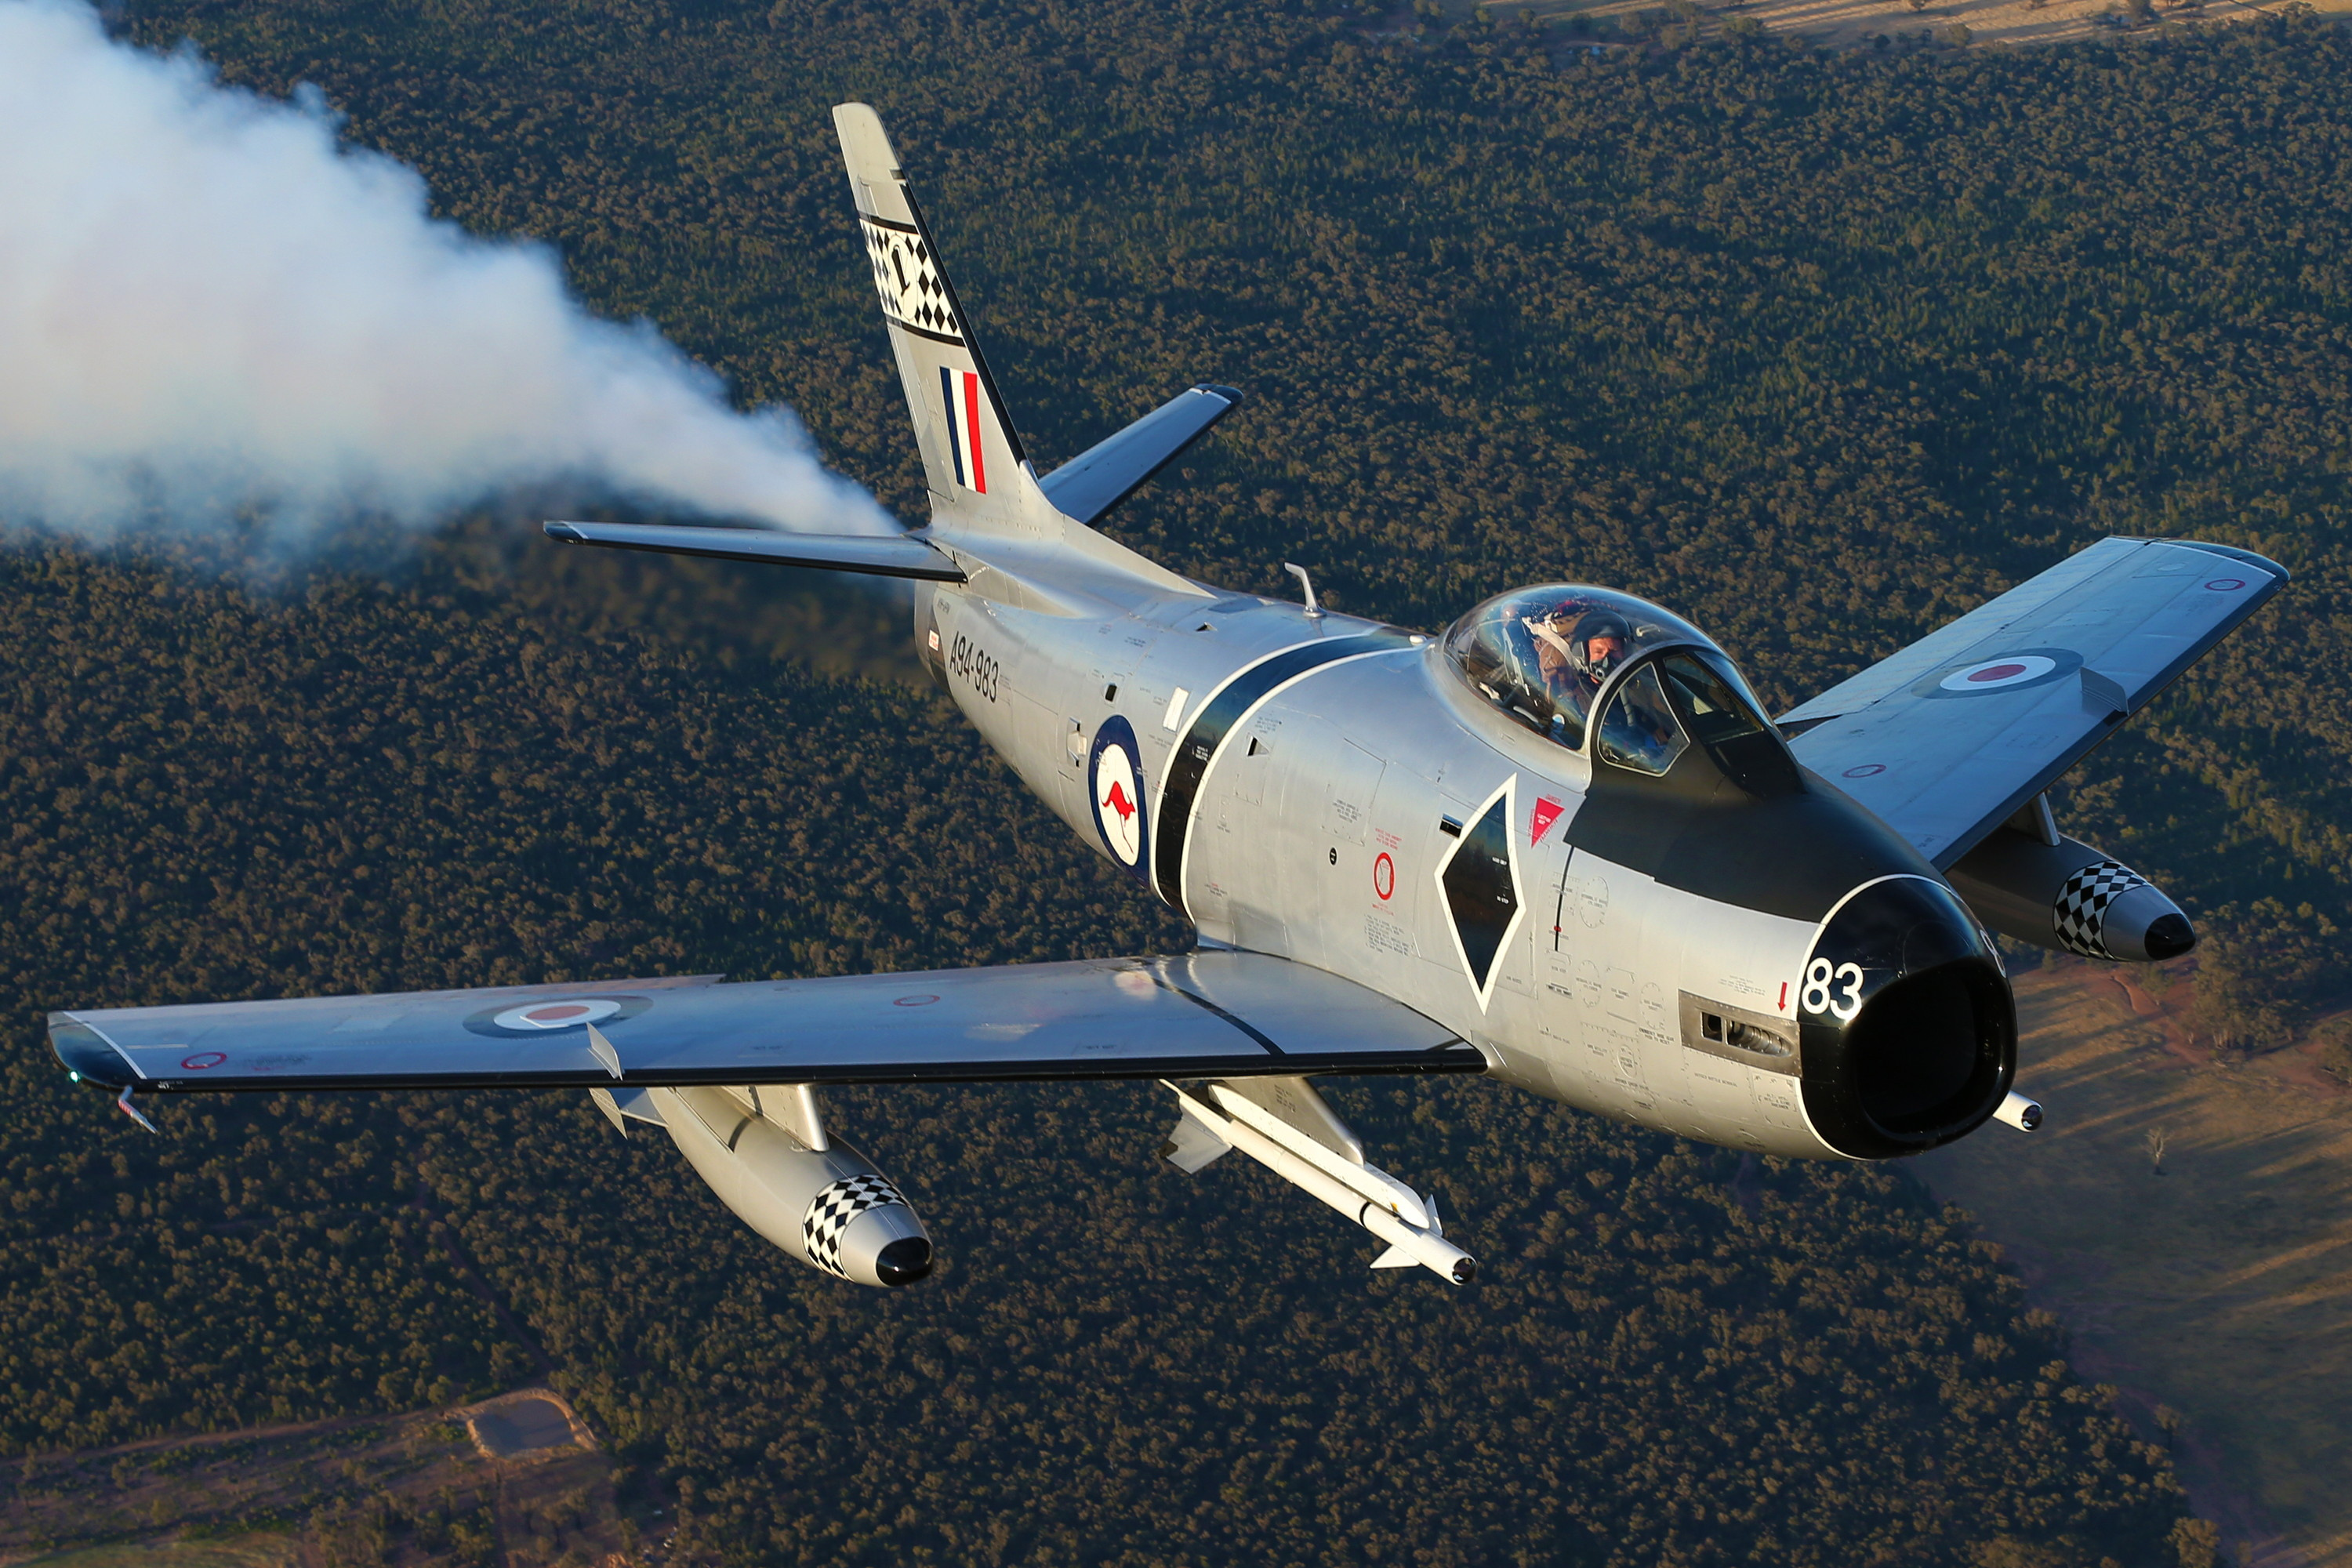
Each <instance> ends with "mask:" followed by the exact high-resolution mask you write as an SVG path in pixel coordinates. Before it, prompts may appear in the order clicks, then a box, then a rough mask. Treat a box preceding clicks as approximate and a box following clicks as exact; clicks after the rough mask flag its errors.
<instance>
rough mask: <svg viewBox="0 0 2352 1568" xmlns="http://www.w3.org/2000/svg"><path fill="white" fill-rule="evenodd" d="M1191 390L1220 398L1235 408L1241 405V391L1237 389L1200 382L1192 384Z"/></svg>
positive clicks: (1214, 383) (1211, 382)
mask: <svg viewBox="0 0 2352 1568" xmlns="http://www.w3.org/2000/svg"><path fill="white" fill-rule="evenodd" d="M1192 390H1193V391H1195V392H1205V393H1208V394H1209V395H1211V396H1213V397H1222V398H1223V399H1224V400H1225V401H1226V402H1227V403H1229V404H1231V405H1234V407H1236V408H1238V407H1240V406H1241V405H1242V401H1243V400H1242V395H1241V389H1240V388H1238V387H1233V386H1225V385H1223V384H1219V383H1217V382H1213V381H1202V382H1196V383H1194V384H1193V386H1192Z"/></svg>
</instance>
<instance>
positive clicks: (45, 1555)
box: [0, 1394, 669, 1568]
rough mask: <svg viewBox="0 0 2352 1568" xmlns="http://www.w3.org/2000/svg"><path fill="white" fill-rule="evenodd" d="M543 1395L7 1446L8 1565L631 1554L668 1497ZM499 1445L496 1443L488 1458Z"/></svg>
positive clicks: (659, 1533)
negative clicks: (448, 1408) (30, 1453)
mask: <svg viewBox="0 0 2352 1568" xmlns="http://www.w3.org/2000/svg"><path fill="white" fill-rule="evenodd" d="M584 1430H585V1429H584V1428H583V1427H581V1426H579V1425H578V1423H577V1420H576V1418H574V1417H572V1415H571V1413H570V1411H569V1410H568V1409H567V1408H565V1407H563V1406H562V1405H561V1404H560V1403H559V1402H557V1401H555V1400H554V1399H552V1398H551V1396H546V1395H544V1394H541V1395H539V1396H537V1397H531V1396H518V1395H509V1396H504V1397H502V1398H500V1399H498V1400H493V1401H487V1402H485V1403H484V1404H483V1405H476V1406H470V1407H468V1409H467V1410H464V1411H459V1412H456V1413H454V1414H450V1413H444V1412H424V1413H419V1414H415V1415H403V1416H387V1417H383V1418H381V1419H376V1420H349V1421H322V1422H311V1423H307V1424H304V1425H300V1426H281V1427H269V1428H264V1429H261V1430H257V1431H247V1432H226V1433H220V1434H216V1435H213V1436H203V1437H194V1438H182V1439H166V1440H162V1441H156V1442H147V1443H134V1444H130V1445H126V1446H124V1447H115V1448H107V1449H100V1450H96V1451H92V1452H87V1453H74V1454H54V1455H47V1456H38V1457H35V1458H30V1459H25V1460H19V1461H12V1462H11V1463H10V1464H9V1465H8V1466H7V1467H6V1468H5V1470H0V1565H5V1568H335V1565H337V1564H342V1563H383V1564H387V1565H393V1564H414V1563H458V1564H488V1563H499V1564H501V1565H502V1568H541V1565H545V1564H556V1563H562V1564H566V1565H567V1568H584V1565H585V1564H589V1563H611V1562H614V1561H626V1560H637V1559H639V1557H640V1554H641V1553H643V1552H645V1549H646V1547H647V1546H649V1545H653V1546H657V1544H658V1542H659V1540H660V1539H661V1538H662V1537H663V1536H665V1535H666V1534H667V1531H668V1528H669V1516H668V1515H667V1511H666V1510H664V1509H663V1508H662V1507H661V1500H659V1499H657V1498H655V1497H653V1496H651V1495H650V1494H649V1493H647V1492H646V1490H645V1489H644V1488H642V1487H637V1488H635V1489H633V1488H631V1487H630V1485H629V1484H628V1483H629V1480H630V1477H629V1475H628V1473H627V1472H626V1471H625V1470H622V1469H620V1468H618V1467H616V1466H615V1465H614V1462H613V1460H612V1458H610V1457H609V1456H608V1455H606V1454H604V1452H602V1451H600V1450H598V1449H596V1448H593V1447H585V1446H583V1445H582V1444H581V1443H580V1442H578V1441H576V1440H575V1438H576V1437H577V1436H581V1435H583V1434H584ZM487 1450H497V1451H499V1452H500V1453H502V1454H503V1455H504V1457H503V1458H491V1457H490V1454H489V1452H488V1451H487Z"/></svg>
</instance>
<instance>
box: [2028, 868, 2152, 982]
mask: <svg viewBox="0 0 2352 1568" xmlns="http://www.w3.org/2000/svg"><path fill="white" fill-rule="evenodd" d="M2146 886H2147V878H2146V877H2143V876H2141V875H2140V874H2139V873H2138V872H2137V871H2135V870H2133V869H2132V868H2130V867H2128V866H2119V865H2117V864H2116V862H2114V861H2113V860H2102V861H2100V862H2099V863H2098V864H2097V865H2095V866H2085V867H2084V868H2082V869H2081V870H2079V871H2077V872H2075V873H2074V875H2073V876H2071V877H2069V878H2067V879H2066V885H2065V886H2064V887H2063V888H2061V889H2058V901H2057V903H2056V904H2055V905H2054V906H2053V908H2052V909H2051V911H2050V923H2051V924H2052V925H2053V927H2055V928H2056V930H2057V932H2058V941H2059V943H2060V945H2061V946H2063V947H2064V948H2065V949H2066V951H2067V952H2079V953H2081V954H2082V955H2083V956H2084V958H2113V957H2115V954H2114V953H2112V952H2108V951H2107V949H2106V945H2105V943H2104V942H2101V941H2100V940H2099V929H2100V927H2101V925H2102V924H2104V923H2105V920H2106V915H2107V906H2108V905H2109V904H2112V903H2114V902H2115V901H2116V900H2117V899H2120V898H2122V897H2123V896H2124V895H2125V894H2126V893H2128V892H2130V891H2131V890H2132V889H2134V888H2143V887H2146Z"/></svg>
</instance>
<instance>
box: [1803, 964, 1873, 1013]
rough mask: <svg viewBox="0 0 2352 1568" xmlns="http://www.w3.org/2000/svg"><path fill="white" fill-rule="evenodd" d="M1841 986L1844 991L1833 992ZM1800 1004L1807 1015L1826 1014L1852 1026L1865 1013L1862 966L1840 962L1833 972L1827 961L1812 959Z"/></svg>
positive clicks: (1807, 970) (1806, 971)
mask: <svg viewBox="0 0 2352 1568" xmlns="http://www.w3.org/2000/svg"><path fill="white" fill-rule="evenodd" d="M1841 986H1842V987H1843V990H1842V991H1838V990H1833V989H1832V987H1841ZM1797 1005H1799V1006H1800V1007H1801V1008H1803V1009H1804V1010H1805V1011H1806V1012H1808V1013H1827V1014H1829V1015H1830V1016H1832V1017H1833V1018H1835V1019H1836V1020H1837V1021H1838V1022H1839V1023H1841V1024H1851V1023H1853V1016H1854V1015H1855V1014H1856V1013H1859V1012H1861V1011H1862V965H1860V964H1859V963H1841V964H1839V965H1838V966H1837V967H1836V968H1834V969H1832V968H1831V967H1830V961H1829V960H1828V959H1826V958H1817V959H1815V960H1813V962H1812V963H1810V964H1808V965H1806V967H1805V989H1804V990H1803V991H1802V992H1801V993H1800V994H1799V995H1798V997H1797Z"/></svg>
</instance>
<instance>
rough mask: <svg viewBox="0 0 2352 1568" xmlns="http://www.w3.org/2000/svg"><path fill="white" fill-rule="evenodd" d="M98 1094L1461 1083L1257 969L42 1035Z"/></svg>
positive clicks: (1193, 963) (1114, 962)
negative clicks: (101, 1090)
mask: <svg viewBox="0 0 2352 1568" xmlns="http://www.w3.org/2000/svg"><path fill="white" fill-rule="evenodd" d="M49 1035H50V1040H51V1043H52V1044H53V1046H54V1047H55V1048H56V1050H57V1053H58V1057H59V1058H61V1059H62V1060H63V1061H64V1062H65V1064H66V1065H67V1066H68V1068H72V1069H74V1070H75V1071H76V1072H78V1073H79V1074H80V1075H81V1076H82V1077H84V1078H87V1079H91V1080H93V1081H95V1082H98V1083H102V1084H105V1085H107V1086H108V1087H110V1088H117V1089H123V1088H127V1089H135V1090H137V1091H139V1092H141V1093H147V1092H188V1091H203V1090H218V1089H273V1090H290V1089H454V1088H491V1087H503V1088H516V1089H521V1088H566V1087H572V1088H582V1087H586V1088H606V1089H615V1088H646V1087H656V1086H658V1087H667V1088H677V1087H682V1086H686V1085H692V1084H737V1085H740V1084H763V1083H890V1082H913V1081H955V1080H965V1081H975V1080H991V1079H1113V1078H1142V1079H1160V1078H1209V1077H1213V1078H1235V1077H1247V1076H1254V1075H1264V1074H1274V1075H1301V1074H1309V1073H1330V1072H1342V1073H1380V1072H1476V1071H1479V1070H1481V1069H1482V1068H1483V1067H1484V1066H1485V1062H1484V1060H1483V1058H1481V1057H1480V1056H1479V1054H1478V1053H1477V1051H1476V1050H1475V1049H1474V1048H1472V1047H1469V1046H1468V1045H1465V1044H1464V1043H1463V1042H1462V1040H1461V1039H1460V1038H1459V1037H1457V1036H1455V1035H1454V1033H1453V1032H1452V1031H1451V1030H1449V1029H1446V1028H1444V1027H1443V1026H1440V1025H1437V1024H1435V1023H1433V1022H1431V1021H1430V1020H1429V1019H1427V1018H1425V1017H1423V1016H1422V1015H1420V1014H1418V1013H1416V1012H1413V1011H1412V1009H1411V1008H1408V1007H1405V1006H1403V1005H1401V1004H1398V1003H1395V1002H1391V1001H1390V1000H1389V999H1388V998H1386V997H1384V996H1381V995H1380V994H1377V993H1375V992H1372V991H1369V990H1367V989H1365V988H1364V987H1362V986H1360V985H1357V984H1352V983H1350V982H1349V981H1345V980H1342V979H1340V978H1339V977H1338V976H1337V975H1333V974H1328V973H1324V972H1323V971H1321V970H1318V969H1313V968H1309V967H1308V966H1307V965H1305V964H1301V963H1291V962H1289V961H1288V960H1286V959H1280V958H1272V957H1268V956H1266V955H1264V954H1261V953H1246V952H1197V953H1191V954H1186V955H1183V956H1181V957H1171V958H1116V959H1090V960H1085V961H1082V962H1078V963H1034V964H1014V965H1010V966H1006V967H1003V968H994V969H950V970H931V971H924V972H917V973H904V974H870V975H852V976H843V977H837V978H829V979H820V980H782V981H751V982H745V983H742V984H731V985H721V984H697V983H691V982H689V983H683V984H682V983H679V982H676V981H651V982H648V981H607V982H596V983H591V984H581V985H576V986H574V985H537V986H520V987H511V988H506V989H495V990H484V991H431V992H412V993H406V994H392V995H382V996H321V997H308V998H301V999H297V1000H292V1001H283V1002H225V1003H215V1004H201V1005H193V1006H180V1007H123V1008H112V1009H106V1010H98V1011H76V1012H69V1013H55V1014H51V1015H50V1016H49Z"/></svg>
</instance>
